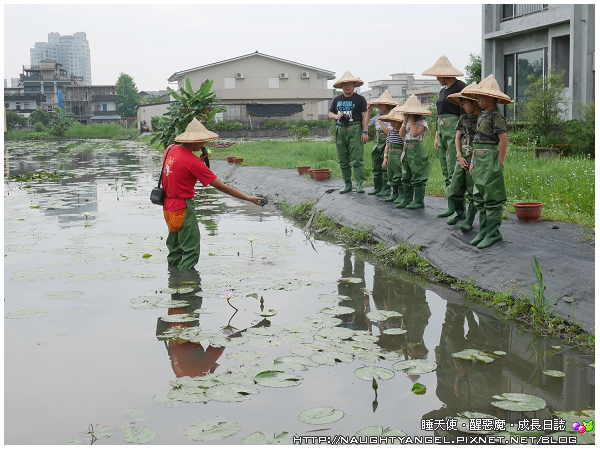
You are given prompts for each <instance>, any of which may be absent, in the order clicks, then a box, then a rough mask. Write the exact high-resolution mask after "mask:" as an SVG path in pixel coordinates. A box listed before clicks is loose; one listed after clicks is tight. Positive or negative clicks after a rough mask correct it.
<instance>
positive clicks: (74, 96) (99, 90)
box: [63, 85, 121, 125]
mask: <svg viewBox="0 0 600 450" xmlns="http://www.w3.org/2000/svg"><path fill="white" fill-rule="evenodd" d="M63 94H64V97H63V98H64V106H65V107H68V108H69V112H71V113H73V116H74V117H73V118H74V119H75V120H77V121H78V122H81V123H82V124H84V125H92V124H96V123H121V116H120V115H119V113H118V112H117V105H118V103H119V95H118V94H117V86H115V85H106V86H65V87H64V90H63Z"/></svg>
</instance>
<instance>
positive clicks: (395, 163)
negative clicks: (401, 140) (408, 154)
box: [384, 143, 404, 202]
mask: <svg viewBox="0 0 600 450" xmlns="http://www.w3.org/2000/svg"><path fill="white" fill-rule="evenodd" d="M401 156H402V146H401V145H400V144H392V143H390V147H389V151H388V169H389V175H390V177H389V178H388V183H389V185H390V186H391V188H392V196H391V197H389V198H386V199H385V200H384V201H386V202H395V201H397V200H398V199H400V201H402V198H404V188H403V186H402V160H401Z"/></svg>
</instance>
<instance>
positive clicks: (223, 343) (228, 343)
mask: <svg viewBox="0 0 600 450" xmlns="http://www.w3.org/2000/svg"><path fill="white" fill-rule="evenodd" d="M209 342H210V345H212V346H213V347H234V346H236V345H242V344H245V343H246V342H248V338H247V337H246V336H240V337H232V338H227V337H223V336H215V337H211V338H209Z"/></svg>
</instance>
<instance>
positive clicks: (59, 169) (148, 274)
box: [4, 140, 595, 445]
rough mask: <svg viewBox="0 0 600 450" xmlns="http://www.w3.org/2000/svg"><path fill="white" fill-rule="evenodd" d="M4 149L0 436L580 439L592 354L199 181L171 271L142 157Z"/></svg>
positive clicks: (153, 164)
mask: <svg viewBox="0 0 600 450" xmlns="http://www.w3.org/2000/svg"><path fill="white" fill-rule="evenodd" d="M5 152H6V155H7V157H6V159H5V175H6V174H8V175H10V176H11V177H14V176H20V179H18V180H16V179H11V180H10V181H8V180H7V179H5V185H4V289H5V290H4V296H5V302H4V311H5V320H4V362H5V366H4V383H5V385H4V407H5V408H4V411H5V413H4V433H5V441H4V443H5V444H57V445H60V444H66V443H73V444H90V443H96V444H125V443H146V442H150V443H152V444H163V445H165V444H191V443H201V444H203V443H207V444H215V443H216V444H240V443H242V442H243V443H257V444H259V443H275V442H283V443H292V442H300V440H302V442H304V443H331V442H338V443H344V442H352V441H351V440H350V439H354V440H355V441H356V442H359V441H358V440H360V439H362V441H360V442H366V441H365V440H364V439H367V438H366V437H365V436H372V435H384V436H396V439H400V438H399V436H401V437H402V439H405V441H404V442H406V443H410V442H412V441H414V440H416V441H418V440H419V439H425V438H427V439H434V438H435V439H437V440H436V441H435V442H440V443H441V442H450V441H456V442H468V441H466V439H468V438H469V436H475V437H477V438H479V439H487V440H486V441H477V442H479V443H481V442H489V439H490V438H489V437H486V436H488V435H486V434H485V433H492V435H493V436H494V437H495V438H502V439H510V438H512V439H515V441H514V442H516V441H517V440H519V439H528V438H527V437H523V436H521V435H522V434H525V435H534V436H539V435H544V438H545V439H554V440H555V441H556V442H559V440H562V441H560V442H571V440H572V439H578V440H579V441H580V442H590V441H591V442H593V440H594V432H593V431H592V430H591V428H590V430H589V431H587V430H585V429H584V430H583V431H585V432H584V433H580V432H577V431H575V430H573V429H572V425H573V423H574V422H579V423H581V424H583V423H585V424H591V422H590V421H593V420H594V416H593V414H594V411H593V409H594V408H595V404H594V395H595V381H594V375H595V368H594V365H593V362H594V360H593V358H592V357H590V356H588V355H583V354H580V353H578V352H577V351H575V350H573V349H570V348H568V347H566V346H565V345H561V344H560V343H557V342H555V341H552V340H550V339H544V338H542V337H539V336H535V335H533V334H531V333H528V332H527V331H525V330H523V329H522V328H519V327H517V326H514V325H512V324H510V323H507V322H505V321H503V320H501V319H500V318H498V317H496V316H495V315H494V314H493V313H492V312H490V311H487V310H485V309H484V308H483V307H481V306H477V305H473V304H468V303H466V302H465V301H464V300H463V298H462V297H461V295H459V294H457V293H456V292H453V291H451V290H450V289H448V288H445V287H442V286H439V285H435V284H431V283H429V282H427V281H426V280H423V279H420V278H417V277H415V276H413V275H411V274H409V273H405V272H402V271H398V270H394V269H392V268H390V267H386V266H384V265H382V264H381V263H379V262H377V261H375V260H373V259H372V258H371V257H370V255H369V254H367V253H366V252H365V251H363V250H361V249H358V248H352V247H349V246H347V245H344V244H343V243H339V242H329V241H326V240H322V239H318V238H315V237H314V236H311V235H309V234H307V233H305V232H304V231H303V229H302V228H299V227H297V226H296V225H295V224H294V223H293V222H291V221H289V220H287V219H285V218H282V217H281V216H280V215H279V214H278V212H277V210H276V208H274V207H273V206H272V205H267V206H266V207H264V208H261V207H259V206H256V205H253V204H249V203H246V202H241V201H238V200H236V199H233V198H231V197H228V196H225V195H223V194H221V193H219V192H218V191H216V190H214V189H213V188H198V189H197V195H196V205H197V213H198V216H199V219H200V222H201V232H202V247H201V260H200V263H199V265H198V266H197V269H198V274H194V273H189V272H188V273H176V272H169V271H168V270H167V264H166V247H165V243H164V239H165V237H166V226H165V224H164V219H163V217H162V212H161V208H160V207H158V206H155V205H152V204H151V203H150V201H149V199H148V196H149V192H150V190H151V188H152V186H153V185H154V184H155V183H156V179H157V173H158V171H159V170H160V157H159V155H157V154H156V152H154V151H152V150H150V149H148V148H147V147H146V145H145V144H143V143H139V142H133V141H109V140H78V141H60V142H35V143H31V142H8V143H6V144H5ZM36 173H37V174H38V175H37V176H36V177H35V179H34V178H33V176H32V175H31V174H36ZM453 355H454V356H453ZM503 394H505V395H503ZM582 410H588V411H584V412H579V411H582ZM569 411H575V412H576V413H572V412H571V413H567V412H569ZM518 428H520V430H517V429H518ZM503 429H506V431H501V430H503ZM536 429H538V430H540V431H536ZM558 430H564V431H559V432H557V431H558ZM406 439H409V440H408V441H407V440H406ZM461 439H464V441H460V440H461ZM536 439H537V437H536ZM332 440H333V441H332ZM411 440H412V441H411ZM444 440H445V441H444Z"/></svg>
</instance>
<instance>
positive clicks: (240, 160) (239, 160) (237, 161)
mask: <svg viewBox="0 0 600 450" xmlns="http://www.w3.org/2000/svg"><path fill="white" fill-rule="evenodd" d="M243 162H244V158H233V163H234V164H241V163H243Z"/></svg>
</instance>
